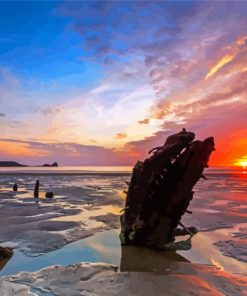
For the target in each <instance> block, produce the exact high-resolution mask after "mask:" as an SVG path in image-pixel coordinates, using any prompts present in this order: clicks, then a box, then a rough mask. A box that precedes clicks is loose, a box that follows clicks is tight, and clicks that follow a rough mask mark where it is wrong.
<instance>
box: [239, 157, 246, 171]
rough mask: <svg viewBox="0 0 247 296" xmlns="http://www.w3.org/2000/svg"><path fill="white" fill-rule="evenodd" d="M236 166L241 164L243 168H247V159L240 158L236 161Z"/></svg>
mask: <svg viewBox="0 0 247 296" xmlns="http://www.w3.org/2000/svg"><path fill="white" fill-rule="evenodd" d="M236 166H240V167H242V168H243V169H246V168H247V159H244V160H243V159H240V160H238V161H237V162H236Z"/></svg>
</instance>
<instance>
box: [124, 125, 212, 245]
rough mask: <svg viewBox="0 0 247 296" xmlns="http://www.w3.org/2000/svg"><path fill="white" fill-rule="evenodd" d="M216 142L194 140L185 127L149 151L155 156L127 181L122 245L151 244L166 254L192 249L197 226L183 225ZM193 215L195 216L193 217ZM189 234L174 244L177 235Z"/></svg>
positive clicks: (138, 162) (209, 139) (135, 168)
mask: <svg viewBox="0 0 247 296" xmlns="http://www.w3.org/2000/svg"><path fill="white" fill-rule="evenodd" d="M214 150H215V146H214V138H213V137H209V138H207V139H205V140H203V141H199V140H195V134H194V133H193V132H187V131H186V130H185V129H183V130H182V131H181V132H179V133H177V134H174V135H171V136H169V137H168V138H167V140H166V141H165V143H164V145H163V146H159V147H156V148H154V149H152V150H151V151H149V153H150V156H149V157H148V158H147V159H145V160H144V161H137V163H136V164H135V166H134V168H133V171H132V176H131V180H130V182H127V185H128V190H127V191H126V203H125V207H124V209H123V213H122V215H121V216H120V222H121V233H120V240H121V244H122V245H136V246H148V247H151V248H155V249H162V250H177V249H189V248H191V237H192V236H193V235H194V234H195V233H196V232H197V229H196V228H195V227H188V228H187V227H186V226H185V225H183V224H182V221H181V219H182V216H183V215H184V214H185V212H188V213H191V212H190V211H188V207H189V204H190V201H191V200H192V198H193V194H194V192H193V187H194V186H195V184H196V183H197V182H198V180H199V179H200V178H204V179H205V178H206V177H205V176H204V175H203V171H204V168H205V167H208V161H209V157H210V155H211V153H212V152H213V151H214ZM191 214H192V213H191ZM186 234H189V238H188V239H187V240H185V241H178V242H175V237H176V236H177V235H186Z"/></svg>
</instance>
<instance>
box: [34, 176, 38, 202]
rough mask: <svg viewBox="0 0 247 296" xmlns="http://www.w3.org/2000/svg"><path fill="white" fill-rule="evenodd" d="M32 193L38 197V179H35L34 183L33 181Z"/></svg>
mask: <svg viewBox="0 0 247 296" xmlns="http://www.w3.org/2000/svg"><path fill="white" fill-rule="evenodd" d="M33 194H34V197H35V198H38V197H39V180H37V181H36V183H35V187H34V192H33Z"/></svg>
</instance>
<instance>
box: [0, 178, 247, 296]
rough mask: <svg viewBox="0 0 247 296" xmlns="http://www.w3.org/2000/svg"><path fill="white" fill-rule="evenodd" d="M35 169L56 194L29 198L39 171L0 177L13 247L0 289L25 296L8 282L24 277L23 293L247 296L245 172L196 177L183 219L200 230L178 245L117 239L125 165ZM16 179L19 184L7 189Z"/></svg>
mask: <svg viewBox="0 0 247 296" xmlns="http://www.w3.org/2000/svg"><path fill="white" fill-rule="evenodd" d="M226 176H227V177H226ZM38 178H39V180H40V184H41V191H42V192H45V191H53V192H54V193H55V198H54V199H52V200H46V199H44V198H40V200H39V202H38V203H37V200H35V199H34V198H32V190H33V186H34V185H33V184H34V183H35V180H36V179H37V176H36V175H18V176H17V175H16V176H15V175H5V176H4V177H3V178H1V181H0V187H1V188H0V223H1V225H4V226H5V227H1V229H0V241H1V245H3V246H12V247H14V248H15V254H14V256H13V257H12V259H11V260H10V261H9V262H8V263H7V265H6V266H5V267H4V268H3V270H2V271H1V275H2V277H1V282H0V287H1V290H0V291H1V292H0V295H1V296H2V295H22V294H17V292H15V293H16V294H11V293H12V292H9V291H10V290H9V291H8V294H6V293H5V294H3V292H2V291H4V289H5V290H6V291H7V290H8V289H10V288H9V286H8V285H9V284H8V282H11V285H13V283H14V282H15V283H22V284H25V285H26V286H25V287H24V288H23V286H22V287H21V288H20V289H24V290H25V289H26V290H25V292H24V293H26V294H23V295H29V294H27V293H28V292H26V291H28V290H29V286H31V287H32V289H31V290H30V291H32V292H30V293H34V294H36V295H41V294H40V293H41V291H43V292H42V293H45V294H42V295H61V296H62V295H127V294H128V295H164V292H165V293H166V294H165V295H247V282H246V278H247V277H246V275H247V263H246V258H247V251H246V250H247V243H246V229H247V208H246V193H247V176H244V175H239V174H230V175H226V174H222V173H220V174H209V175H208V178H209V181H205V180H202V181H200V182H199V184H198V185H197V187H196V188H195V191H196V192H195V197H194V199H193V201H192V202H191V205H190V207H189V210H191V211H192V212H193V214H192V215H189V214H186V215H185V216H184V217H183V223H184V224H186V225H187V226H196V227H197V228H198V229H199V231H200V232H199V233H198V234H197V235H195V237H194V238H193V240H192V249H191V250H189V251H180V252H177V254H174V253H173V254H167V253H166V254H164V253H165V252H154V253H153V251H151V250H146V249H140V248H138V249H135V248H127V249H126V248H121V247H120V244H119V239H118V233H119V214H120V210H121V208H122V207H123V205H124V194H123V193H122V191H123V190H125V189H126V185H125V183H124V181H125V180H128V178H129V176H126V174H123V175H121V174H117V173H115V174H113V175H102V174H99V175H91V174H90V175H67V176H64V175H55V176H54V175H52V176H51V175H39V177H38ZM15 182H17V183H18V184H20V186H19V188H21V189H22V190H21V191H19V192H18V193H13V192H11V191H10V189H11V185H12V184H13V183H15ZM114 229H115V230H114ZM123 249H124V250H123ZM64 258H66V260H65V259H64ZM80 262H81V263H80ZM83 262H89V263H88V264H86V265H85V263H83ZM99 262H104V264H101V263H99ZM15 263H16V264H15ZM68 264H72V265H71V266H68ZM56 265H58V266H59V267H55V266H56ZM48 266H49V267H48ZM41 268H42V269H43V270H41V271H38V270H39V269H41ZM47 268H48V270H46V269H47ZM21 271H26V272H25V273H23V272H21ZM119 271H121V272H119ZM18 272H20V273H18ZM16 273H17V274H16ZM14 274H16V275H14ZM47 274H49V275H50V276H49V277H48V276H47ZM84 274H86V275H87V276H85V277H86V278H87V279H86V280H85V278H84ZM75 275H76V276H75ZM79 275H80V276H79ZM4 276H5V277H4ZM6 276H7V278H6ZM63 276H65V278H63ZM51 279H52V280H51ZM2 287H4V288H2ZM89 287H91V288H89ZM15 288H16V289H17V286H16V287H15ZM178 288H179V290H178ZM11 289H12V288H11ZM66 289H67V290H66ZM181 289H182V291H183V293H182V294H181ZM16 291H17V290H16ZM20 291H21V290H20ZM66 291H67V293H70V294H66ZM126 291H127V294H126ZM124 292H125V294H124ZM179 292H180V293H179ZM1 293H2V294H1ZM18 293H19V292H18ZM47 293H48V294H47ZM145 293H146V294H145ZM30 295H31V294H30Z"/></svg>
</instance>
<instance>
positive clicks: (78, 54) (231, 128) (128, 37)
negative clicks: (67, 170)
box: [0, 1, 247, 166]
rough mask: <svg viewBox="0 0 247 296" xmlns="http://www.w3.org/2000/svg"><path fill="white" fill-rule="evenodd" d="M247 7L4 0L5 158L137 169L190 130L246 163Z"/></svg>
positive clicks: (1, 126) (1, 151) (0, 67)
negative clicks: (170, 139) (167, 141)
mask: <svg viewBox="0 0 247 296" xmlns="http://www.w3.org/2000/svg"><path fill="white" fill-rule="evenodd" d="M246 93H247V2H246V1H75V2H73V1H43V2H39V1H16V2H15V1H6V2H5V1H1V2H0V160H13V161H18V162H21V163H25V164H29V165H38V164H42V163H45V162H46V163H47V162H54V161H57V162H58V163H59V164H60V165H98V166H100V165H109V166H113V165H133V164H134V163H135V162H136V161H137V160H138V159H139V160H141V159H144V158H145V157H146V156H147V151H148V150H150V149H151V148H152V147H155V146H157V145H162V144H163V143H164V141H165V139H166V137H167V136H168V135H170V134H173V133H177V132H179V131H180V130H181V129H182V128H183V127H185V128H186V129H187V130H189V131H193V132H195V133H196V137H197V138H198V139H200V140H203V139H204V138H206V137H210V136H213V137H214V138H215V143H216V151H215V152H214V154H213V155H212V157H211V160H210V165H212V166H232V165H241V163H243V162H245V161H247V94H246Z"/></svg>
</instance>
